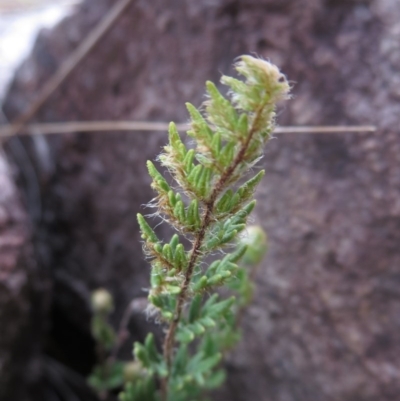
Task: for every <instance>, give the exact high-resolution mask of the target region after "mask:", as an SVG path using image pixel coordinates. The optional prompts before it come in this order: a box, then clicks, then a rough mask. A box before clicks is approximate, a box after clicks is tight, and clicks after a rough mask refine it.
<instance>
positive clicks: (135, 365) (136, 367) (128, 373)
mask: <svg viewBox="0 0 400 401" xmlns="http://www.w3.org/2000/svg"><path fill="white" fill-rule="evenodd" d="M123 375H124V382H125V383H129V382H134V381H136V380H137V379H139V378H141V377H143V375H144V372H143V368H142V365H141V364H140V362H138V361H133V362H128V363H126V364H125V366H124V371H123Z"/></svg>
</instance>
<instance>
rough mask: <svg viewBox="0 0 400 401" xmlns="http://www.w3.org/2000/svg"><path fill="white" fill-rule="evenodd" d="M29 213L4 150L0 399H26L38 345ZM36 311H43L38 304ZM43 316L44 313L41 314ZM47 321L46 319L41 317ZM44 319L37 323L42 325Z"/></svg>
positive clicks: (0, 175)
mask: <svg viewBox="0 0 400 401" xmlns="http://www.w3.org/2000/svg"><path fill="white" fill-rule="evenodd" d="M32 256H33V255H32V247H31V235H30V226H29V220H28V215H27V213H26V210H25V208H24V207H23V205H22V203H21V200H20V198H19V195H18V191H17V188H16V187H15V184H14V182H13V177H12V175H11V171H10V168H9V166H8V163H7V161H6V159H5V157H4V153H3V152H0V327H1V335H0V350H1V352H0V399H1V400H9V399H23V397H24V393H25V389H24V388H23V386H22V387H20V383H26V382H27V380H26V375H27V372H28V371H29V370H30V368H31V366H30V362H31V361H32V360H33V359H34V358H33V355H34V354H35V353H36V351H37V348H38V344H39V343H38V342H37V341H35V340H37V338H35V336H33V335H32V334H33V332H34V330H33V328H32V324H33V320H32V319H33V316H32V315H31V313H32V309H33V308H32V306H33V305H32V304H31V302H30V301H31V294H32V293H33V292H35V290H36V289H37V288H35V287H37V286H35V284H37V282H36V281H33V280H31V279H32V278H33V277H34V276H35V274H34V268H35V264H34V261H33V257H32ZM35 306H36V307H37V308H36V313H37V312H39V311H41V309H42V308H40V306H39V305H35ZM38 317H40V316H38ZM41 320H42V321H44V319H41ZM40 324H41V323H40V321H38V323H37V325H38V326H40Z"/></svg>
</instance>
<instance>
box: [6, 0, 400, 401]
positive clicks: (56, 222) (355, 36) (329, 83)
mask: <svg viewBox="0 0 400 401" xmlns="http://www.w3.org/2000/svg"><path fill="white" fill-rule="evenodd" d="M111 3H112V2H111V1H106V0H101V1H99V0H96V1H94V0H87V1H85V2H84V3H83V4H82V6H81V8H80V11H79V12H78V13H77V14H76V15H74V16H73V17H71V18H68V19H67V20H65V21H64V22H62V23H61V24H60V25H59V26H58V27H57V28H55V29H54V30H52V31H51V32H45V33H43V34H42V36H41V38H40V39H39V40H38V42H37V44H36V46H35V49H34V51H33V53H32V55H31V56H30V58H29V59H28V60H27V61H26V62H25V63H24V64H23V65H22V66H21V68H20V69H19V71H18V73H17V75H16V78H15V81H14V83H13V84H12V86H11V89H10V92H9V94H8V96H7V101H6V105H5V112H6V114H7V116H8V117H9V118H15V117H16V116H17V115H18V113H20V112H21V111H22V110H23V109H24V108H25V107H26V106H27V104H29V102H30V101H31V100H32V99H33V98H34V94H35V92H36V91H37V90H38V88H40V86H41V84H42V83H43V81H44V80H45V79H46V77H47V76H48V75H49V73H51V72H53V71H54V70H55V68H56V67H57V66H58V65H60V63H61V61H62V60H63V59H64V58H65V56H66V55H67V54H69V52H70V51H71V50H72V49H73V48H74V47H75V46H76V45H77V44H78V43H79V42H80V40H81V39H82V38H83V37H84V35H85V34H86V33H87V32H88V31H89V29H90V28H91V27H92V26H93V25H94V24H95V23H96V22H97V21H98V20H99V18H100V17H101V16H102V15H104V13H105V11H106V10H107V9H108V8H109V6H110V4H111ZM399 20H400V4H399V3H398V2H397V1H395V0H371V1H355V0H352V1H351V0H347V1H346V0H341V1H337V0H335V1H330V0H326V1H321V0H319V1H317V0H298V1H296V2H292V1H286V0H279V1H278V0H257V1H248V0H246V1H245V0H237V1H229V0H217V1H208V2H192V1H183V2H182V1H177V0H168V1H167V2H165V1H163V2H162V1H155V2H153V3H152V4H151V5H150V3H148V2H147V1H144V0H136V1H133V4H132V6H131V7H130V8H129V10H128V11H127V12H126V13H125V14H124V16H123V17H122V18H121V19H120V20H119V21H118V24H117V25H116V26H115V27H114V28H113V29H112V30H111V31H110V32H109V34H108V35H107V37H105V38H104V39H103V40H102V42H101V43H100V44H99V45H98V46H97V47H96V49H95V50H94V51H93V52H92V53H91V55H90V56H89V57H88V58H87V59H86V60H85V61H84V62H82V64H81V65H80V66H79V67H78V68H77V69H76V71H75V72H74V73H73V74H72V76H71V77H70V78H69V79H68V81H67V82H65V84H63V85H62V86H61V87H60V88H59V90H58V92H57V93H56V94H55V95H54V96H53V97H52V98H51V99H50V100H49V101H48V103H47V104H46V106H45V107H44V108H43V109H42V111H41V112H40V113H39V115H38V116H37V120H38V121H41V122H42V121H65V120H91V119H92V120H94V119H123V118H126V119H128V118H132V119H139V120H144V119H149V120H159V121H164V120H170V119H173V120H175V121H185V119H186V118H187V116H186V113H185V110H184V106H183V105H184V102H185V101H191V102H192V103H194V104H196V105H199V104H200V103H201V99H202V94H203V91H204V89H203V88H204V81H205V80H206V79H212V80H217V79H218V77H219V74H220V72H224V73H229V72H231V67H230V66H231V63H232V60H233V59H234V58H235V57H236V56H238V55H240V54H242V53H249V52H250V53H251V52H256V53H257V54H259V55H261V56H264V57H267V58H270V59H271V60H272V61H274V62H275V63H277V64H278V65H279V66H280V67H281V68H282V69H283V70H284V71H285V72H286V74H287V75H288V76H289V77H290V79H291V80H292V81H293V94H294V97H293V99H292V100H291V101H290V102H289V103H288V104H287V105H286V106H285V108H284V110H282V112H281V113H280V115H279V122H280V124H286V123H287V124H289V123H290V124H375V125H376V126H377V127H378V131H377V133H375V134H354V133H353V134H351V133H349V134H335V135H333V134H330V135H311V134H302V135H299V134H297V135H289V134H287V135H282V136H279V137H277V138H276V139H275V140H272V141H271V142H270V144H269V145H268V147H267V149H266V157H265V158H264V159H263V165H264V167H265V168H266V172H267V174H266V177H265V179H264V182H263V184H262V186H261V188H260V191H259V193H258V199H259V203H258V207H257V211H256V215H257V217H256V219H257V220H258V221H259V222H261V223H262V224H263V226H264V227H265V228H266V230H267V231H268V233H269V238H270V252H269V255H268V257H267V259H266V261H265V263H264V264H263V266H262V268H260V271H259V274H258V278H257V283H258V290H257V295H256V298H255V302H254V305H253V306H252V307H251V308H250V309H249V311H248V314H247V316H246V318H245V319H244V340H243V342H242V343H241V346H240V347H239V349H238V351H237V352H235V353H234V354H233V355H231V356H230V357H229V359H228V362H227V366H228V370H229V378H228V381H227V385H226V387H225V389H224V390H223V391H221V392H219V394H218V395H216V396H215V398H218V399H221V400H232V401H242V400H249V399H258V400H260V401H272V400H273V401H295V400H296V401H302V400H307V401H308V400H316V401H325V400H326V401H328V400H329V401H330V400H335V401H336V400H341V401H355V400H360V401H369V400H377V399H379V400H382V401H394V400H396V399H398V397H399V396H400V387H399V383H400V381H399V378H400V364H399V359H398V357H397V356H398V355H400V342H399V339H398V330H399V326H400V320H399V316H400V314H399V311H400V299H399V298H400V290H399V288H400V287H399V283H400V267H399V266H400V263H399V262H400V247H399V243H400V169H399V162H400V141H399V128H398V124H397V120H398V115H399V112H400V110H399V109H400V105H399V102H398V97H399V93H398V85H397V80H398V78H397V75H398V71H399V69H400V58H399V57H398V54H400V52H399V49H398V48H399V46H400V42H399V41H398V33H399V30H400V25H399V23H398V21H399ZM164 141H165V135H164V134H162V133H151V134H143V133H109V134H93V135H89V134H82V133H75V134H71V135H65V136H62V137H47V138H41V137H37V139H35V140H30V139H25V140H24V142H23V145H24V148H25V150H26V151H27V152H28V154H29V155H30V160H31V163H32V165H33V166H34V167H35V173H36V175H37V181H38V183H39V188H40V193H39V195H38V193H37V191H36V192H35V191H34V190H33V189H32V182H31V181H32V180H31V179H29V177H28V175H27V170H28V169H27V167H26V166H24V164H26V160H25V161H24V162H22V160H21V158H18V155H16V152H14V153H13V152H10V157H13V158H14V159H15V160H16V162H17V164H18V165H19V168H20V173H21V174H20V176H21V178H20V183H21V187H22V188H24V190H25V193H26V197H27V199H28V206H30V209H29V210H30V211H31V217H32V219H33V221H34V222H35V225H36V230H37V232H38V239H37V241H36V242H35V250H36V254H37V260H38V263H39V266H40V268H41V269H42V270H44V271H46V272H47V273H46V274H47V276H48V277H49V279H50V280H51V281H52V282H53V285H54V286H55V288H64V289H65V291H64V292H62V291H54V292H53V297H52V299H53V301H52V305H53V310H55V311H57V314H56V315H57V316H61V317H62V318H61V319H60V322H59V323H58V325H59V326H58V327H59V328H60V327H65V324H66V323H65V321H66V320H68V322H70V323H71V324H70V325H69V326H68V327H69V328H68V330H70V331H68V333H71V335H72V334H73V333H77V332H83V333H84V332H85V331H87V318H85V316H86V315H85V314H79V313H76V311H77V310H78V309H79V308H76V307H75V308H73V309H72V310H71V304H72V305H81V307H82V308H83V310H84V305H85V302H86V301H85V299H87V296H88V293H89V290H90V289H92V288H95V287H97V286H106V287H108V288H109V289H110V290H111V291H112V292H113V293H114V295H115V297H116V301H117V306H118V308H117V311H116V314H115V321H118V319H119V317H120V316H121V314H122V311H123V308H124V307H125V305H126V304H127V303H128V300H129V299H130V298H131V297H137V296H142V294H143V292H142V288H143V287H145V286H146V282H147V274H148V270H147V266H146V262H145V261H144V260H143V259H142V256H141V249H140V244H139V242H138V240H139V238H138V234H137V231H138V227H137V225H136V221H135V215H136V212H137V211H142V212H143V210H144V209H143V206H142V205H143V204H145V203H146V202H147V201H148V200H149V199H150V198H151V197H152V193H151V191H150V190H149V188H148V183H149V181H148V178H147V175H146V172H145V167H144V161H145V160H146V159H147V158H149V159H154V157H155V155H156V154H157V153H159V150H160V146H161V144H162V143H163V142H164ZM11 145H12V143H10V144H9V149H10V147H12V146H11ZM18 160H19V161H18ZM32 205H33V206H32ZM38 205H39V206H38ZM61 294H64V295H63V296H61ZM50 322H52V323H53V328H54V330H53V331H54V333H55V334H54V333H53V335H52V336H50V337H51V338H53V341H54V338H55V339H56V340H57V341H56V343H57V344H58V345H57V349H58V350H63V349H64V347H67V346H68V345H67V343H68V341H65V339H64V340H63V339H62V338H61V337H60V335H57V334H56V333H57V329H56V327H57V324H56V323H54V319H53V320H50ZM141 328H142V325H139V324H136V327H135V330H134V332H135V336H136V337H140V336H141V335H142V334H143V333H140V331H141ZM61 331H62V330H61ZM142 331H144V330H143V328H142ZM82 338H85V337H84V336H83V337H82ZM76 344H77V343H75V347H74V349H75V351H79V349H83V348H84V347H82V346H81V347H79V346H77V345H76ZM0 352H1V350H0ZM59 352H60V351H59ZM69 355H70V356H71V357H72V359H74V358H77V355H75V354H74V352H72V351H71V352H70V353H69ZM60 359H61V360H62V358H59V360H60ZM83 359H84V361H83V362H82V364H83V365H85V364H86V365H87V366H88V367H89V366H90V363H91V360H92V359H91V357H90V355H88V356H86V357H84V358H83ZM63 362H64V363H65V364H67V365H68V366H71V367H74V363H75V364H76V363H78V364H79V359H74V361H65V360H64V361H63ZM81 366H82V365H81ZM87 369H88V368H87ZM87 369H86V370H87ZM81 371H82V372H81V373H82V374H83V373H85V372H84V371H85V369H81ZM15 399H16V398H15Z"/></svg>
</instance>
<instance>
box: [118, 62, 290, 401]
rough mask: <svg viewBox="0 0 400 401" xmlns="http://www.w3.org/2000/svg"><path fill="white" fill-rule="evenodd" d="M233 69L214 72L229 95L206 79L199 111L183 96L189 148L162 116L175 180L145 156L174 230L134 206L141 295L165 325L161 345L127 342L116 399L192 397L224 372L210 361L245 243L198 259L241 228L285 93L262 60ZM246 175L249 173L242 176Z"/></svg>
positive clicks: (229, 326)
mask: <svg viewBox="0 0 400 401" xmlns="http://www.w3.org/2000/svg"><path fill="white" fill-rule="evenodd" d="M235 68H236V70H237V72H238V73H239V74H240V75H242V76H244V78H245V79H244V81H241V80H238V79H235V78H232V77H228V76H223V77H222V78H221V82H222V83H223V84H225V85H227V86H228V87H229V88H230V92H229V93H228V98H225V97H224V96H223V95H222V94H221V93H220V92H219V91H218V89H217V88H216V86H215V85H214V84H212V83H211V82H207V84H206V87H207V92H208V96H209V98H208V100H207V101H206V102H205V104H204V105H205V113H204V116H203V115H202V114H201V113H200V112H199V111H198V110H196V109H195V108H194V107H193V106H192V105H191V104H187V108H188V111H189V114H190V116H191V129H190V130H189V131H188V135H189V136H191V137H192V138H194V146H193V147H192V148H187V146H185V144H184V143H183V142H182V140H181V138H180V136H179V134H178V131H177V129H176V126H175V125H174V124H173V123H171V124H170V128H169V144H168V145H167V146H166V147H165V148H164V152H163V153H162V154H161V155H160V156H159V160H160V163H161V165H162V166H164V167H166V168H167V169H168V171H169V173H170V174H171V176H172V178H173V179H174V181H175V182H176V184H177V189H175V188H172V187H171V186H170V185H169V184H168V182H167V181H166V180H165V178H164V177H163V176H162V175H161V174H160V173H159V172H158V170H157V169H156V167H155V166H154V165H153V163H151V162H148V169H149V173H150V175H151V177H152V179H153V182H152V187H153V189H154V190H155V191H156V192H157V197H156V198H155V200H154V203H153V206H155V207H157V208H158V212H157V213H158V214H159V215H161V217H162V218H163V219H164V220H165V221H167V222H168V223H169V224H170V225H171V226H172V227H173V228H175V230H176V231H177V232H178V234H179V235H177V234H175V235H174V236H173V237H172V238H171V240H170V242H169V243H163V242H162V241H160V240H159V238H158V237H157V235H156V233H155V232H154V231H153V230H152V228H151V227H150V226H149V225H148V223H147V222H146V220H145V218H144V217H143V216H142V215H140V214H139V215H138V221H139V225H140V228H141V232H142V238H143V239H144V250H145V253H146V255H147V256H149V257H150V258H151V259H152V260H151V264H152V272H151V289H150V293H149V300H150V303H151V304H152V305H153V308H154V310H155V311H156V313H157V314H158V315H159V317H160V319H161V320H163V322H164V323H165V325H166V335H165V340H164V344H163V350H162V353H159V352H158V350H157V348H156V346H155V342H154V338H153V336H152V335H151V334H150V335H149V336H148V337H147V339H146V341H145V344H144V345H142V344H139V343H136V344H135V350H134V353H135V358H136V360H137V361H138V362H139V363H140V364H141V366H142V368H143V369H142V375H141V376H140V378H138V381H137V382H136V383H134V384H132V385H131V386H130V387H127V388H126V389H125V392H124V393H122V395H121V400H122V401H139V400H140V401H158V400H162V401H181V400H182V401H184V400H190V399H194V398H196V399H198V397H200V396H201V394H202V393H204V391H205V390H207V389H209V388H212V387H215V386H218V385H219V384H220V383H221V382H222V380H223V371H221V370H220V369H219V368H218V365H219V362H220V359H221V355H222V354H221V352H222V351H223V349H224V348H226V347H227V346H228V345H229V344H230V343H234V342H235V341H236V338H237V336H236V337H235V335H234V332H235V329H236V326H235V323H234V322H235V314H238V313H239V310H240V309H241V307H242V306H243V304H245V300H246V299H247V298H248V288H249V284H248V281H249V278H248V274H247V273H246V271H245V270H243V269H240V268H239V266H238V265H237V262H238V261H239V260H240V258H241V257H242V256H243V254H244V253H245V251H246V246H243V245H239V246H237V247H236V249H235V250H233V251H231V253H227V254H225V256H224V257H223V258H222V259H216V260H214V261H213V262H212V263H210V264H208V266H205V265H207V263H206V262H207V261H209V260H210V258H211V259H213V258H214V259H215V258H216V256H215V255H216V254H218V252H219V253H220V252H221V251H222V250H223V249H225V248H229V247H231V248H232V244H234V243H235V241H237V238H238V237H239V235H240V233H241V232H243V231H244V230H245V227H246V221H247V218H248V216H249V214H250V213H251V211H252V210H253V208H254V206H255V201H254V200H253V199H252V198H253V194H254V191H255V189H256V187H257V185H258V183H259V182H260V180H261V178H262V176H263V174H264V172H263V171H260V172H259V173H258V174H256V175H253V176H251V171H252V168H253V167H254V166H255V164H256V163H257V161H258V160H259V159H260V157H261V156H262V151H263V146H264V144H265V142H266V141H267V140H268V139H269V138H270V136H271V133H272V131H273V128H274V119H275V107H276V103H277V102H279V101H280V100H283V99H286V98H287V97H288V92H289V84H288V82H287V80H286V78H285V76H284V75H283V74H281V73H280V71H279V70H278V68H277V67H275V66H274V65H272V64H270V63H269V62H267V61H264V60H261V59H257V58H254V57H250V56H242V57H241V58H240V59H239V61H238V62H237V63H236V64H235ZM246 175H250V176H251V177H250V179H248V180H247V181H246V182H245V183H242V180H243V178H244V177H245V176H246ZM182 237H184V238H185V239H186V240H189V241H190V243H191V247H190V249H188V250H186V249H185V246H184V244H183V243H181V241H180V239H181V238H182ZM221 286H225V287H227V288H228V289H230V291H231V293H233V294H235V295H236V297H230V298H227V299H224V298H222V297H221V296H220V295H218V293H217V289H218V287H221ZM195 340H196V341H195ZM191 343H192V344H191ZM189 344H191V346H190V347H189ZM157 383H160V384H161V389H160V391H158V390H157Z"/></svg>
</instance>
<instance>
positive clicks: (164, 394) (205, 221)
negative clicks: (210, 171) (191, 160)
mask: <svg viewBox="0 0 400 401" xmlns="http://www.w3.org/2000/svg"><path fill="white" fill-rule="evenodd" d="M261 113H262V108H260V109H259V110H257V112H256V115H255V117H254V120H253V124H252V127H251V129H250V131H249V134H248V136H247V138H246V140H245V142H244V143H243V144H242V147H241V148H240V150H239V152H238V153H237V155H236V157H235V159H234V160H233V162H232V164H231V165H230V166H229V167H228V168H227V169H226V170H225V172H224V174H223V175H222V176H221V178H220V179H219V180H218V182H217V183H216V184H215V187H214V189H213V191H212V192H211V195H210V198H209V200H208V201H207V202H206V203H205V206H206V208H205V212H204V214H203V218H202V222H201V228H200V230H199V232H198V234H197V236H196V238H195V241H194V243H193V247H192V251H191V254H190V259H189V263H188V266H187V269H186V273H185V279H184V281H183V284H182V288H181V292H180V293H179V295H178V302H177V304H176V308H175V313H174V319H173V321H172V323H171V325H170V326H169V329H168V331H167V334H166V336H165V340H164V345H163V350H164V359H165V361H166V363H167V367H168V376H167V377H165V378H163V379H162V383H161V398H162V400H163V401H167V399H168V380H169V375H170V371H171V366H172V353H173V348H174V342H175V341H174V340H175V333H176V329H177V327H178V324H179V321H180V319H181V315H182V310H183V307H184V305H185V302H186V301H187V297H188V288H189V284H190V281H191V279H192V276H193V270H194V267H195V265H196V262H197V259H198V257H199V255H200V249H201V247H202V245H203V240H204V237H205V234H206V232H207V229H208V228H209V226H210V224H211V216H212V212H213V210H214V205H215V201H216V199H217V197H218V195H219V194H220V193H221V191H222V190H223V189H224V187H225V184H226V182H227V181H228V180H229V178H230V177H231V176H232V174H233V173H234V171H235V170H236V168H237V166H238V165H239V164H240V163H241V162H242V161H243V160H244V158H245V155H246V152H247V149H248V147H249V144H250V141H251V139H252V137H253V135H254V132H255V131H256V127H257V125H258V124H257V123H258V120H259V118H260V116H261Z"/></svg>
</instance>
